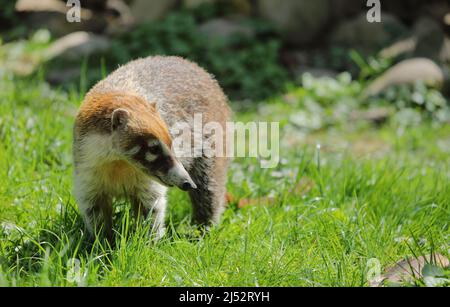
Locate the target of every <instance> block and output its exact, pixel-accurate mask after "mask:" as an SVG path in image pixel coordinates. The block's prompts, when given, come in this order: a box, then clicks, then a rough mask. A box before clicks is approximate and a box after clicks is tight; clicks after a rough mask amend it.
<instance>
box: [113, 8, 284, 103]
mask: <svg viewBox="0 0 450 307" xmlns="http://www.w3.org/2000/svg"><path fill="white" fill-rule="evenodd" d="M249 26H250V27H252V28H253V29H254V31H255V36H244V35H238V34H236V35H232V36H231V37H229V38H214V39H210V38H208V37H206V36H205V35H204V34H203V33H200V31H199V30H198V27H197V24H196V20H195V16H193V15H192V14H189V13H187V12H176V13H172V14H170V15H169V16H168V17H167V18H165V19H164V20H162V21H158V22H152V23H146V24H142V25H139V26H138V27H137V28H135V29H134V30H133V31H130V32H128V33H125V34H124V35H122V36H120V37H118V38H117V39H116V40H114V42H113V47H112V50H111V52H110V55H109V56H108V60H107V62H109V63H126V62H128V61H129V60H131V59H134V58H138V57H145V56H148V55H156V54H163V55H178V56H182V57H185V58H188V59H190V60H193V61H195V62H197V63H198V64H199V65H200V66H202V67H204V68H206V69H207V70H208V71H209V72H210V73H212V74H213V75H215V77H216V78H217V79H218V80H219V82H220V84H221V85H222V86H223V87H224V88H225V90H226V92H227V93H228V94H229V95H230V97H232V98H233V99H263V98H266V97H269V96H273V95H275V94H277V93H279V92H280V90H282V89H283V88H284V84H285V82H286V81H287V79H288V74H287V71H286V70H285V68H283V67H282V66H281V64H280V63H279V60H278V53H279V48H280V42H279V41H278V40H277V39H276V38H274V37H273V36H272V35H271V32H270V31H271V30H270V27H268V26H267V25H265V24H263V23H261V22H258V21H252V22H250V24H249ZM261 38H262V39H261Z"/></svg>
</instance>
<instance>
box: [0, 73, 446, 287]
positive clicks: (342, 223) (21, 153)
mask: <svg viewBox="0 0 450 307" xmlns="http://www.w3.org/2000/svg"><path fill="white" fill-rule="evenodd" d="M80 96H81V95H80V94H79V93H77V92H72V93H67V92H63V91H57V90H54V89H50V88H49V87H48V86H46V85H45V84H44V83H43V82H41V81H39V78H36V79H32V80H25V81H13V80H11V79H8V77H4V78H3V80H2V81H1V84H0V223H1V228H0V231H1V232H0V285H41V286H44V285H64V286H65V285H130V286H131V285H133V286H134V285H149V286H157V285H162V286H174V285H194V286H219V285H226V286H254V285H259V286H366V285H367V284H368V281H367V272H368V270H369V269H370V267H368V266H367V263H368V261H369V259H371V258H375V259H377V260H378V261H379V263H380V265H381V268H384V267H386V266H388V265H391V264H393V263H395V262H397V261H398V260H401V259H403V258H404V257H406V256H414V255H415V256H418V255H421V254H429V253H431V252H440V253H442V254H444V255H447V256H448V253H449V239H450V236H449V221H450V211H449V210H450V208H449V202H450V185H449V184H448V182H449V178H450V163H449V160H450V159H449V153H450V127H449V125H433V124H432V123H431V122H430V121H425V122H423V123H422V124H418V125H415V126H413V127H410V128H408V129H400V128H399V127H398V126H396V125H394V124H390V123H387V124H385V125H383V126H382V127H380V128H375V127H374V126H372V125H371V124H367V123H366V124H354V125H339V126H332V127H329V128H327V129H319V130H318V131H316V132H311V133H306V134H305V133H302V132H301V131H296V130H292V127H291V126H289V125H288V124H287V121H286V118H287V117H288V115H287V114H289V112H291V111H293V110H289V107H286V104H285V103H283V102H282V101H278V102H273V106H272V107H270V108H273V109H269V112H268V111H267V110H265V111H264V110H259V111H253V112H236V113H237V114H236V117H237V119H242V120H250V119H252V120H257V121H258V120H267V119H271V120H280V122H281V126H282V128H283V129H282V148H281V156H282V161H281V163H280V165H279V167H278V168H276V169H267V170H263V169H260V168H259V166H258V165H259V162H258V161H256V160H255V159H236V160H235V161H234V163H233V165H232V168H231V170H230V172H229V178H230V180H229V182H228V189H229V191H230V192H231V193H232V194H233V195H234V197H235V201H234V202H233V203H232V204H230V206H229V207H228V209H227V210H226V212H225V214H224V217H223V221H222V223H221V224H220V225H219V226H217V227H215V228H214V229H212V231H211V233H210V234H209V235H206V236H205V237H202V238H201V237H198V236H196V234H195V231H194V228H193V227H192V226H191V224H190V214H191V209H190V205H189V201H188V199H187V197H186V195H184V194H183V193H182V192H181V191H176V190H173V191H171V193H170V200H169V214H168V219H167V223H168V225H169V227H168V229H169V232H168V235H167V236H166V237H165V238H164V239H163V240H162V241H160V242H158V243H157V244H150V243H149V242H148V240H146V238H145V235H144V233H145V229H142V228H138V229H133V227H132V225H131V224H132V223H131V222H130V219H129V212H128V210H127V208H128V207H127V204H126V203H119V204H118V206H117V212H116V213H117V214H116V218H115V228H116V230H117V235H116V247H114V248H112V249H111V248H110V247H109V246H108V244H107V243H106V242H104V241H102V240H97V241H95V242H90V241H89V240H87V239H86V238H85V236H84V235H83V227H82V222H81V220H80V217H79V215H78V212H77V209H76V204H75V202H74V199H73V197H72V195H71V185H72V177H71V172H72V164H71V133H72V123H73V116H74V114H75V112H76V108H77V106H78V104H79V101H80ZM317 143H320V144H321V147H320V149H317V147H316V144H317ZM240 199H244V201H242V200H241V201H240V205H241V206H239V200H240ZM246 203H249V204H248V205H247V206H243V205H245V204H246ZM240 207H243V208H240Z"/></svg>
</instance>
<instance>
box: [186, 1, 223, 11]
mask: <svg viewBox="0 0 450 307" xmlns="http://www.w3.org/2000/svg"><path fill="white" fill-rule="evenodd" d="M214 2H216V0H183V6H184V7H186V8H188V9H194V8H196V7H198V6H199V5H202V4H211V3H214Z"/></svg>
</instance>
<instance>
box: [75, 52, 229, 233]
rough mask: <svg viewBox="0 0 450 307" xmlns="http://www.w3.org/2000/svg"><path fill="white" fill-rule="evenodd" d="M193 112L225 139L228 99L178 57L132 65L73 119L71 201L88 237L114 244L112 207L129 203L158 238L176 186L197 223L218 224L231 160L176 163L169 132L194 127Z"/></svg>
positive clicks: (93, 93) (91, 95)
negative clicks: (123, 200)
mask: <svg viewBox="0 0 450 307" xmlns="http://www.w3.org/2000/svg"><path fill="white" fill-rule="evenodd" d="M196 113H197V114H199V113H200V114H201V115H202V120H203V124H204V123H208V122H217V123H219V124H220V125H221V126H222V127H223V128H224V129H223V130H224V132H225V133H226V129H225V123H226V122H227V120H229V116H230V109H229V106H228V100H227V97H226V96H225V94H224V93H223V91H222V89H221V88H220V86H219V84H218V83H217V81H216V80H215V79H214V78H213V77H212V76H211V75H210V74H208V73H207V72H206V71H205V70H203V69H202V68H200V67H199V66H198V65H197V64H195V63H192V62H190V61H188V60H185V59H182V58H180V57H173V56H170V57H166V56H150V57H147V58H142V59H138V60H134V61H132V62H130V63H128V64H126V65H124V66H121V67H119V68H118V69H117V70H115V71H114V72H112V73H111V74H110V75H109V76H107V77H106V78H105V79H103V80H101V81H100V82H98V83H97V84H96V85H95V86H94V87H93V88H92V89H91V90H90V91H89V92H88V93H87V94H86V96H85V98H84V101H83V103H82V105H81V106H80V109H79V111H78V114H77V116H76V120H75V125H74V136H73V158H74V196H75V199H76V201H77V203H78V207H79V210H80V212H81V215H82V216H83V219H84V221H85V224H86V228H87V230H88V231H89V233H91V234H93V235H94V234H96V233H97V232H98V230H100V229H103V231H105V232H106V235H107V237H108V238H109V239H110V238H111V236H112V224H113V223H112V213H113V207H112V205H113V204H112V200H113V198H117V197H127V198H128V199H129V200H130V202H131V204H132V208H133V211H134V213H135V215H136V216H140V217H143V218H145V219H149V220H150V221H151V222H152V225H153V226H152V230H153V231H152V233H154V234H155V236H156V238H160V237H161V236H163V234H164V231H165V230H164V229H165V228H164V219H165V212H166V192H167V187H172V186H177V187H179V188H181V189H182V190H186V191H188V193H189V196H190V199H191V202H192V206H193V217H194V222H196V223H197V224H200V225H205V226H207V225H210V224H214V223H216V222H218V220H219V218H220V216H221V214H222V211H223V210H224V202H225V183H226V176H227V167H228V161H227V158H226V157H218V156H216V157H206V156H205V155H197V156H193V157H192V156H189V155H186V156H185V155H183V157H177V156H175V154H174V151H173V149H172V139H173V136H172V135H171V131H170V129H171V127H173V126H174V125H176V123H178V122H182V121H184V122H186V123H191V125H192V121H193V117H194V114H196ZM225 133H224V134H225ZM192 135H193V138H199V137H200V138H203V139H205V138H207V137H208V136H205V135H195V134H194V133H193V134H192ZM224 137H225V136H224Z"/></svg>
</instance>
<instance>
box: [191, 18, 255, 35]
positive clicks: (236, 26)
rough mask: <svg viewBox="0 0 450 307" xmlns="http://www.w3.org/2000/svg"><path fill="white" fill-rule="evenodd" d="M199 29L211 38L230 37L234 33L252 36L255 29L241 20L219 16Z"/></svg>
mask: <svg viewBox="0 0 450 307" xmlns="http://www.w3.org/2000/svg"><path fill="white" fill-rule="evenodd" d="M199 31H200V32H201V33H203V34H204V35H206V36H207V37H209V38H215V37H219V38H225V39H226V38H229V37H230V36H232V35H236V34H238V35H243V36H246V37H252V36H253V35H254V31H253V29H252V28H251V27H248V26H245V25H243V24H242V23H240V22H239V21H235V20H230V19H225V18H218V19H212V20H209V21H207V22H205V23H204V24H202V25H200V27H199Z"/></svg>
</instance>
